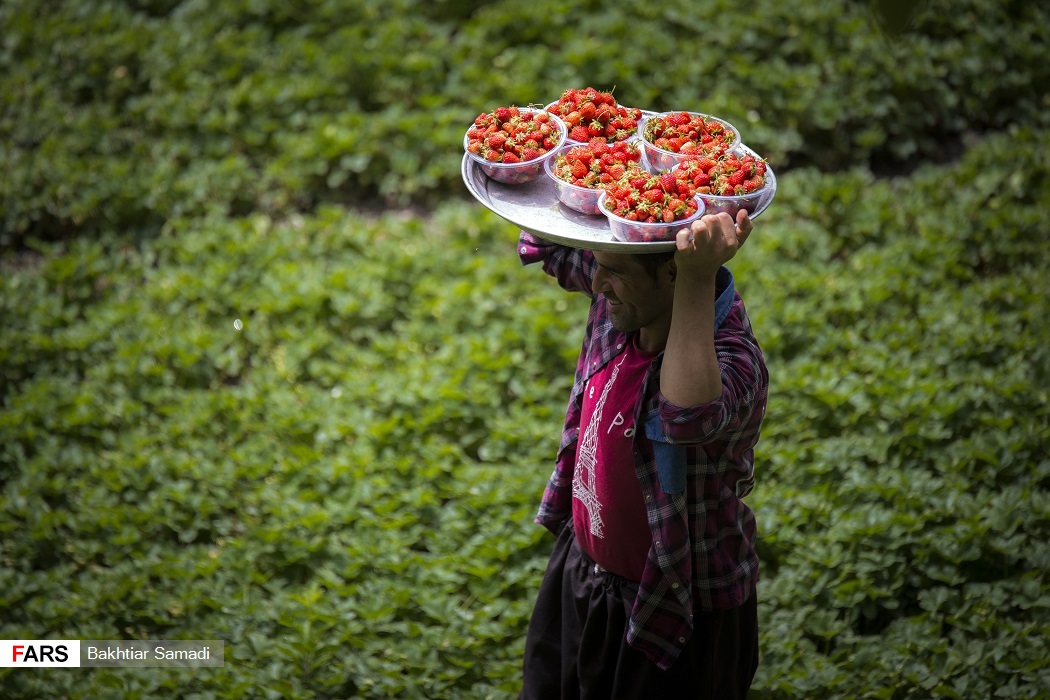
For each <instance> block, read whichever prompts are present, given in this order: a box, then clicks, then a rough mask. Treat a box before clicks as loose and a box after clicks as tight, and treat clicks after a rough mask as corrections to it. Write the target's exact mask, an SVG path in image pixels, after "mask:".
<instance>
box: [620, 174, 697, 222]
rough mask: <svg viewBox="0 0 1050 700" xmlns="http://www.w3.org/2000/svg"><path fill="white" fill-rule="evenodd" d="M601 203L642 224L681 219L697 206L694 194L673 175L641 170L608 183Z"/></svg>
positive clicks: (693, 211)
mask: <svg viewBox="0 0 1050 700" xmlns="http://www.w3.org/2000/svg"><path fill="white" fill-rule="evenodd" d="M604 206H605V208H606V209H608V210H609V211H610V212H612V213H613V214H614V215H616V216H618V217H620V218H621V219H626V220H628V221H637V222H639V223H643V224H655V223H664V224H669V223H673V222H675V221H681V220H682V219H687V218H689V217H690V216H692V215H693V214H695V213H696V210H697V208H698V205H697V202H696V197H695V193H693V194H690V192H689V186H688V185H686V184H685V183H684V182H679V180H678V179H677V178H676V177H675V176H674V174H672V173H662V174H658V175H654V174H651V173H647V172H644V171H642V172H639V173H637V174H636V175H634V176H632V177H625V178H623V179H622V180H620V181H618V182H616V183H613V184H611V185H608V186H607V187H606V188H605V204H604Z"/></svg>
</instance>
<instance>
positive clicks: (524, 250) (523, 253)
mask: <svg viewBox="0 0 1050 700" xmlns="http://www.w3.org/2000/svg"><path fill="white" fill-rule="evenodd" d="M527 252H529V249H528V248H526V247H525V246H522V247H521V254H522V255H525V253H527Z"/></svg>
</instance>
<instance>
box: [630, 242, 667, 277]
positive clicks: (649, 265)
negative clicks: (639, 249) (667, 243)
mask: <svg viewBox="0 0 1050 700" xmlns="http://www.w3.org/2000/svg"><path fill="white" fill-rule="evenodd" d="M635 259H636V260H637V261H638V262H639V264H641V266H642V267H644V268H645V271H646V272H648V273H649V276H650V277H651V278H652V279H653V281H654V282H655V281H656V276H657V272H659V270H660V268H661V267H663V266H664V265H666V264H667V263H669V262H671V260H673V259H674V251H673V250H665V251H663V252H660V253H640V254H638V255H636V256H635Z"/></svg>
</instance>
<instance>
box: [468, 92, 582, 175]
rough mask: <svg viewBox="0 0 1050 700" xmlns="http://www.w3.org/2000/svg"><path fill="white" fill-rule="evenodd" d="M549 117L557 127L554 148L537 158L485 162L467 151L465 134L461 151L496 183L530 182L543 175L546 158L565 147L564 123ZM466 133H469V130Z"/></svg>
mask: <svg viewBox="0 0 1050 700" xmlns="http://www.w3.org/2000/svg"><path fill="white" fill-rule="evenodd" d="M518 111H520V112H530V113H532V114H539V113H541V112H544V111H546V110H543V109H536V108H534V107H519V108H518ZM549 116H550V119H551V123H553V124H554V125H555V126H557V127H558V139H557V142H556V143H555V145H554V148H552V149H550V150H549V151H547V152H546V153H545V154H543V155H542V156H540V157H539V158H533V159H532V160H523V161H521V162H519V163H495V162H493V161H491V160H486V159H484V158H482V157H480V156H477V155H475V154H473V153H471V152H470V151H468V150H467V144H468V143H469V142H470V137H469V136H467V134H466V132H464V134H463V151H464V152H465V153H466V154H467V157H468V158H470V159H471V160H473V161H474V162H476V163H477V164H478V165H479V166H480V167H481V171H482V172H483V173H485V174H486V175H487V176H489V177H490V178H492V179H493V180H495V181H496V182H501V183H503V184H504V185H520V184H522V183H526V182H532V181H533V180H536V179H537V178H538V177H540V176H541V175H542V174H543V164H544V163H545V162H546V161H547V159H548V158H550V155H551V154H552V153H553V152H554V151H556V150H558V149H559V148H561V147H562V146H563V145H565V141H566V139H567V138H568V131H567V130H566V128H565V122H563V121H562V120H561V119H559V118H558V117H557V116H556V115H554V114H550V115H549ZM467 131H469V129H468V130H467Z"/></svg>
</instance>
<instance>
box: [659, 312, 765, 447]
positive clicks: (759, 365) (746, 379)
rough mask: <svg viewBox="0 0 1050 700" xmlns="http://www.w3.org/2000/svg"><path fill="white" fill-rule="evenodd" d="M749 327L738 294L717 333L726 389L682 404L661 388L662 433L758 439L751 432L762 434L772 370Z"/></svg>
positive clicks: (696, 439) (676, 437)
mask: <svg viewBox="0 0 1050 700" xmlns="http://www.w3.org/2000/svg"><path fill="white" fill-rule="evenodd" d="M749 327H750V326H749V323H748V321H747V317H746V314H745V313H744V309H743V304H742V302H740V301H739V300H738V301H737V302H736V303H735V304H734V305H733V310H732V311H731V312H730V315H729V317H728V318H727V319H726V323H725V325H724V326H723V327H722V328H721V329H720V330H719V333H718V334H717V335H716V336H715V351H716V353H717V355H718V366H719V369H720V371H721V377H722V393H721V394H720V395H719V397H718V398H717V399H715V400H714V401H712V402H710V403H705V404H699V405H696V406H678V405H676V404H673V403H671V402H670V401H668V400H667V399H665V398H664V397H663V394H660V396H659V402H658V403H659V413H660V426H661V429H662V432H663V434H662V435H661V436H660V437H661V438H662V439H663V440H664V441H665V442H668V443H672V444H697V443H699V444H704V443H709V442H714V441H716V440H726V441H731V442H734V443H740V442H743V443H748V442H752V444H753V441H752V440H751V439H749V438H752V437H753V438H754V439H757V436H758V431H759V428H760V425H761V421H762V417H763V416H764V413H765V407H766V398H767V396H768V392H769V373H768V371H767V369H766V365H765V360H764V358H763V356H762V351H761V349H760V348H759V346H758V343H757V341H755V339H754V336H753V335H752V334H751V332H750V330H749ZM752 433H753V436H752V435H751V434H752Z"/></svg>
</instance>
